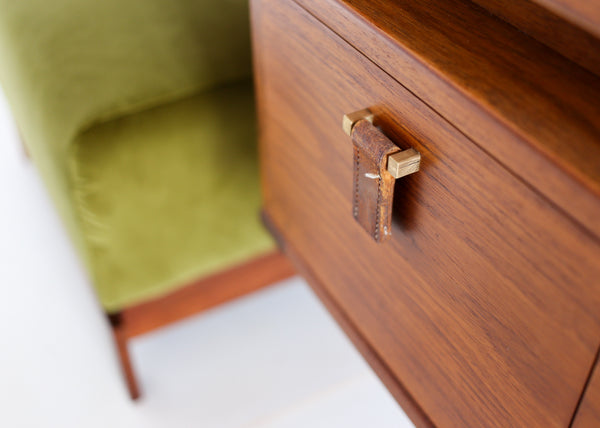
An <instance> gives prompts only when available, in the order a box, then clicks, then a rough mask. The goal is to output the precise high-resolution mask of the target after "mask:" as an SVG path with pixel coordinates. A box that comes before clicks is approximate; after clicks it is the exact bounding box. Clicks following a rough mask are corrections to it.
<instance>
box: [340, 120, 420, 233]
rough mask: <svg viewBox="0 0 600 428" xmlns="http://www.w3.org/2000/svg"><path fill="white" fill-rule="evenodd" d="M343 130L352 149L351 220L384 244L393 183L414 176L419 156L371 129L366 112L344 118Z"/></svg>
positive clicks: (417, 168) (389, 216)
mask: <svg viewBox="0 0 600 428" xmlns="http://www.w3.org/2000/svg"><path fill="white" fill-rule="evenodd" d="M342 128H343V129H344V132H346V134H348V135H349V136H350V137H351V138H352V143H353V145H354V174H353V179H354V195H353V208H352V209H353V215H354V218H355V219H356V220H357V221H358V222H359V223H360V224H361V226H362V227H363V228H364V229H365V230H366V231H367V232H368V233H369V234H370V235H371V236H372V237H373V239H375V241H376V242H383V241H385V240H387V239H389V237H390V236H391V222H392V205H393V199H394V182H395V180H396V179H397V178H400V177H404V176H406V175H409V174H413V173H415V172H417V171H418V170H419V167H420V162H421V155H420V153H419V152H417V151H416V150H415V149H412V148H410V149H407V150H400V148H399V147H398V146H396V145H395V144H394V143H393V142H392V141H391V140H390V139H389V138H387V137H386V136H385V135H384V134H383V133H382V132H381V131H380V130H379V129H378V128H376V127H375V126H374V125H373V114H372V113H371V111H370V110H369V109H364V110H359V111H356V112H354V113H350V114H346V115H344V118H343V120H342Z"/></svg>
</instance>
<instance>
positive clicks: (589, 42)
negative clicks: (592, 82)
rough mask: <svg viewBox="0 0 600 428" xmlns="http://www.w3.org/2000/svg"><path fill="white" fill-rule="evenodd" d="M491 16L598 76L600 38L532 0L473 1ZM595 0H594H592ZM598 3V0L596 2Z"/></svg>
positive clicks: (599, 70)
mask: <svg viewBox="0 0 600 428" xmlns="http://www.w3.org/2000/svg"><path fill="white" fill-rule="evenodd" d="M474 1H475V3H477V4H479V5H480V6H481V7H483V8H485V9H487V10H488V11H489V12H491V13H493V14H494V15H496V16H498V17H500V18H502V19H503V20H505V21H507V22H510V23H511V24H512V25H514V26H515V27H517V28H519V29H520V30H522V31H524V32H525V33H527V34H529V35H530V36H532V37H534V38H535V39H537V40H539V41H540V42H542V43H544V44H545V45H547V46H549V47H550V48H552V49H554V50H556V51H557V52H559V53H560V54H562V55H564V56H565V57H567V58H569V59H570V60H572V61H575V62H576V63H578V64H579V65H581V66H583V67H585V68H587V69H588V70H590V71H591V72H593V73H595V74H596V75H599V76H600V39H598V38H596V37H594V36H593V35H592V34H590V33H588V32H586V31H585V30H583V29H581V28H580V27H578V26H576V25H574V24H572V23H570V22H568V21H567V20H566V19H564V18H563V17H561V16H560V15H558V14H556V12H554V11H552V10H548V9H546V8H545V7H543V6H541V5H539V4H537V3H536V2H535V1H533V0H520V1H517V2H516V1H512V0H474ZM596 1H597V0H596ZM598 4H599V5H600V2H599V3H598Z"/></svg>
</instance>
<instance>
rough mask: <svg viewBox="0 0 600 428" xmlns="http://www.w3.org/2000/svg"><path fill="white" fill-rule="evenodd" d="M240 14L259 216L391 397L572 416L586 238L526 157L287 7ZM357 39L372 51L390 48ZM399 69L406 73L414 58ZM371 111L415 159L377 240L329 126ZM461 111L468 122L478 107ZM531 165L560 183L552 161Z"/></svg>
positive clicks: (263, 1) (335, 129) (448, 417)
mask: <svg viewBox="0 0 600 428" xmlns="http://www.w3.org/2000/svg"><path fill="white" fill-rule="evenodd" d="M303 3H310V4H311V6H314V4H313V3H311V2H310V1H307V2H304V1H303ZM325 3H328V4H329V3H331V2H323V4H325ZM373 3H380V2H378V1H377V2H373ZM315 7H316V6H315ZM342 9H343V8H342ZM342 9H339V10H342ZM382 13H385V11H382ZM348 16H349V15H348V14H344V13H342V14H341V15H338V16H335V17H332V18H331V19H334V20H335V19H337V20H339V21H343V20H344V19H346V22H345V24H344V25H351V24H353V23H354V22H355V21H354V20H353V19H354V18H348ZM252 19H253V39H254V49H255V70H256V75H257V90H258V110H259V119H260V132H261V137H260V139H261V163H262V173H263V175H262V183H263V194H264V199H265V208H266V211H267V213H268V216H269V217H270V218H271V219H272V222H273V224H274V226H275V228H276V229H277V230H279V231H280V232H281V235H282V239H283V240H284V241H286V242H289V243H290V245H291V246H292V247H293V248H294V249H295V251H296V253H297V257H298V258H299V259H301V260H302V263H301V265H302V266H305V267H306V266H307V267H308V268H309V269H310V276H311V277H312V278H316V279H315V280H313V282H314V281H317V282H318V283H319V287H320V288H321V289H322V290H324V292H326V293H327V296H329V297H330V298H331V300H332V301H333V302H335V303H336V306H337V307H338V308H339V311H341V313H343V314H344V317H345V318H346V319H347V321H348V323H349V324H350V325H351V326H353V328H355V329H356V333H357V335H358V336H359V337H362V338H365V340H366V341H367V342H368V344H369V346H370V349H372V352H373V354H374V355H375V356H376V357H377V359H378V360H379V361H380V362H381V363H382V364H384V365H385V367H388V368H389V372H390V373H391V374H392V376H393V377H394V378H395V379H396V382H397V385H402V388H403V389H404V390H405V391H406V393H407V394H405V395H403V394H402V393H400V392H398V391H397V390H396V391H394V390H392V392H393V393H394V394H395V396H396V397H397V398H398V401H399V402H401V403H402V402H403V401H405V400H406V396H407V395H408V396H410V397H412V399H413V400H414V401H415V402H416V403H418V406H419V407H420V408H421V409H422V410H423V412H424V413H425V414H426V417H427V418H428V419H429V420H430V421H431V422H432V423H433V424H434V425H437V426H443V427H451V426H457V427H465V426H474V427H481V426H502V427H506V426H544V427H554V426H563V427H564V426H567V425H568V423H569V421H570V420H571V417H572V415H573V413H574V411H575V408H576V406H577V403H578V400H579V397H580V395H581V393H582V388H583V385H584V384H585V382H586V379H587V376H588V374H589V372H590V369H591V367H592V364H593V361H594V357H595V355H596V351H597V349H598V345H599V342H600V313H599V311H598V307H600V266H599V264H598V260H599V258H600V246H599V244H598V241H597V239H596V238H593V237H590V235H589V234H588V233H587V232H586V230H585V229H584V228H582V227H581V226H580V225H578V224H576V223H575V222H573V221H572V220H570V219H569V218H568V217H566V216H565V215H564V214H563V213H562V212H561V211H560V210H559V209H557V207H556V199H554V200H552V201H549V200H548V198H547V197H544V196H541V195H540V194H539V193H538V192H537V191H535V190H534V189H533V188H532V187H537V186H533V185H530V184H527V183H524V182H523V180H524V176H523V175H521V174H518V173H517V172H515V166H518V165H522V164H523V162H524V163H528V162H527V161H528V158H527V157H525V158H524V159H521V158H519V156H523V152H518V153H513V154H512V157H516V158H519V159H513V162H506V163H507V164H508V165H505V164H503V163H500V162H498V161H497V160H496V159H494V158H493V157H492V156H490V153H489V152H488V151H487V150H484V148H483V147H482V146H484V144H480V143H479V142H478V141H473V140H472V139H469V138H468V137H467V136H465V135H464V133H463V132H464V130H463V132H460V131H459V130H458V129H457V128H456V127H455V126H453V125H451V124H450V123H448V121H447V120H446V119H444V118H442V117H441V116H440V115H439V114H437V113H436V112H435V111H433V110H432V109H431V108H429V107H428V106H427V105H426V104H424V103H423V102H421V101H420V100H419V99H417V98H416V97H415V96H414V95H413V94H411V92H409V91H407V90H406V89H405V88H404V87H403V86H402V85H400V84H399V83H398V82H397V81H396V80H395V79H394V78H392V77H391V76H390V75H388V74H386V73H385V72H383V71H382V70H381V69H380V68H379V67H378V66H377V65H375V64H374V63H373V62H372V61H371V60H370V59H367V58H366V57H364V56H363V55H361V54H360V52H358V51H357V50H356V49H355V48H354V47H352V46H351V45H349V44H348V43H347V42H346V41H344V40H343V39H342V38H340V37H338V36H337V35H336V34H335V33H334V32H332V31H330V30H329V29H327V28H326V27H325V26H324V25H323V23H322V22H320V21H319V20H317V19H316V18H315V17H314V16H312V15H311V14H310V13H308V12H306V11H305V10H304V9H302V8H301V7H299V6H298V5H297V4H296V3H294V2H293V1H291V0H286V1H275V0H253V1H252ZM360 19H363V20H364V18H360ZM398 24H400V23H398ZM363 28H364V27H361V26H360V25H358V26H356V27H355V28H354V30H355V33H358V36H365V34H366V33H365V32H363ZM369 34H370V36H371V37H370V38H369V40H368V44H369V46H371V48H372V49H373V50H376V49H377V48H378V46H379V45H381V44H385V42H384V41H382V42H381V43H379V42H380V39H378V38H377V37H375V36H374V35H373V34H375V33H369ZM388 41H389V40H388ZM379 47H380V46H379ZM361 50H362V49H361ZM387 53H388V54H389V53H390V51H387ZM379 54H380V55H383V56H385V54H386V51H385V49H383V53H381V52H380V53H379ZM388 59H389V61H393V58H388ZM376 60H377V59H376ZM394 72H395V74H394V77H395V78H399V77H404V76H406V78H407V79H408V80H409V81H410V79H412V78H415V77H414V76H415V75H418V72H419V70H418V69H415V68H414V67H403V66H401V65H400V64H398V68H396V69H395V70H394ZM403 83H404V82H403ZM499 102H500V100H499ZM542 104H543V103H542ZM455 105H456V107H457V109H459V104H455ZM365 107H370V108H371V109H372V111H373V112H374V113H375V125H377V126H379V127H380V128H381V129H382V130H383V131H384V133H385V134H386V135H387V136H388V137H390V138H391V139H392V140H393V141H395V142H396V143H397V144H398V145H399V146H400V147H401V148H407V147H408V146H412V147H414V148H415V149H417V150H418V151H419V152H420V153H421V155H422V161H421V171H420V172H419V173H417V174H414V175H412V176H409V177H405V178H403V179H401V180H399V181H398V182H397V184H396V189H395V198H394V218H393V223H392V239H391V240H390V241H389V242H387V243H385V244H381V245H380V244H377V243H375V242H373V240H372V238H370V237H369V235H368V234H367V233H366V232H365V231H364V230H363V229H362V228H361V227H360V225H358V224H357V223H356V222H355V221H354V219H353V217H352V208H351V207H352V184H353V183H352V144H351V141H350V139H349V138H348V137H347V136H346V135H345V134H344V132H343V131H342V128H341V118H342V116H343V114H344V113H348V112H352V111H355V110H358V109H361V108H365ZM459 113H460V109H459ZM550 113H552V112H550ZM467 118H468V120H470V121H472V122H473V124H472V127H473V128H476V125H479V122H478V119H480V118H481V117H480V116H478V114H476V113H472V114H470V115H468V117H467ZM462 120H463V121H464V120H465V118H463V119H462ZM496 126H497V127H498V129H501V130H502V132H500V134H501V135H503V136H504V137H503V138H508V137H507V136H510V139H511V140H519V139H520V138H521V135H519V134H518V133H515V132H514V129H508V128H510V126H509V125H508V124H506V123H503V122H498V123H497V124H496ZM483 128H485V126H484V127H483ZM507 129H508V130H507ZM489 132H490V129H489V128H488V129H487V130H486V135H485V138H489V139H493V138H494V137H496V136H495V135H488V134H489ZM594 132H595V131H594ZM471 138H472V136H471ZM496 143H498V141H496ZM486 144H489V142H488V143H486ZM404 145H405V147H403V146H404ZM587 162H589V160H587ZM535 166H536V168H537V171H535V173H536V174H537V175H538V176H542V177H553V176H554V177H555V178H556V177H561V174H562V172H561V173H557V172H556V171H562V170H561V169H560V167H559V166H557V165H556V164H554V163H551V162H542V163H537V164H535ZM516 169H517V171H518V168H516ZM550 181H551V182H552V179H550ZM563 189H564V188H563ZM555 190H556V191H557V192H558V191H560V189H558V190H557V189H555ZM586 197H588V198H589V197H590V194H589V193H588V194H587V196H586ZM584 205H585V204H584ZM587 206H588V207H592V206H598V205H597V201H593V200H592V201H591V202H589V205H587ZM588 213H589V212H588ZM595 213H596V214H597V213H598V211H595ZM588 225H589V224H588ZM297 267H299V268H300V269H302V267H301V266H300V264H298V265H297ZM305 273H306V272H305ZM415 422H416V423H420V422H419V421H415Z"/></svg>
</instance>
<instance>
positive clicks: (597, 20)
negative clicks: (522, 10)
mask: <svg viewBox="0 0 600 428" xmlns="http://www.w3.org/2000/svg"><path fill="white" fill-rule="evenodd" d="M534 1H535V2H536V3H538V4H539V5H541V6H543V7H545V8H548V9H550V10H552V11H554V12H555V13H556V14H557V15H560V16H563V17H565V18H566V19H568V20H570V21H571V22H573V23H575V24H576V25H578V26H580V27H581V28H584V29H585V30H586V31H589V32H590V33H592V34H595V35H596V37H600V2H599V1H598V0H534Z"/></svg>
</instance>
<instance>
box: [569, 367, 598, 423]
mask: <svg viewBox="0 0 600 428" xmlns="http://www.w3.org/2000/svg"><path fill="white" fill-rule="evenodd" d="M572 427H573V428H598V427H600V363H598V359H596V366H595V368H594V371H593V372H592V376H591V377H590V381H589V382H588V385H587V388H586V390H585V394H584V395H583V397H582V398H581V403H580V404H579V409H578V410H577V414H576V415H575V419H574V420H573V424H572Z"/></svg>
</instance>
